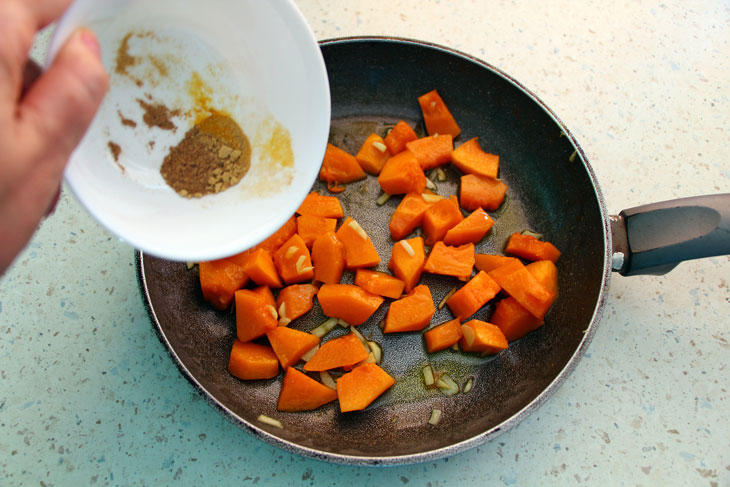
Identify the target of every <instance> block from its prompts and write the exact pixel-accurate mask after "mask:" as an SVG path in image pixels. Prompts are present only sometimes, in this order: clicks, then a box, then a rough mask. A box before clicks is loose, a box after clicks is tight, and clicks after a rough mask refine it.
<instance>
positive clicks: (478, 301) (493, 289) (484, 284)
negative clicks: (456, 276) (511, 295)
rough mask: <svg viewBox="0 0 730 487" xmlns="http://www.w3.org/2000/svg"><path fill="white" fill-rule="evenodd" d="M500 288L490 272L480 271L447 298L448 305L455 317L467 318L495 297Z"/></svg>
mask: <svg viewBox="0 0 730 487" xmlns="http://www.w3.org/2000/svg"><path fill="white" fill-rule="evenodd" d="M500 289H501V288H500V286H499V284H497V283H496V282H495V281H494V279H492V278H491V277H490V276H489V274H487V273H486V272H484V271H479V272H478V273H477V275H475V276H474V277H472V278H471V280H469V282H467V283H466V284H464V285H463V286H461V288H459V290H458V291H456V292H455V293H454V294H452V295H451V297H450V298H449V299H447V300H446V305H447V306H448V307H449V309H450V310H451V313H452V314H453V315H454V316H455V317H457V318H459V319H461V320H465V319H467V318H468V317H470V316H471V315H473V314H474V313H476V312H477V311H478V310H479V309H480V308H481V307H482V306H484V305H485V304H487V302H488V301H489V300H490V299H492V298H493V297H495V296H496V295H497V293H498V292H499V291H500Z"/></svg>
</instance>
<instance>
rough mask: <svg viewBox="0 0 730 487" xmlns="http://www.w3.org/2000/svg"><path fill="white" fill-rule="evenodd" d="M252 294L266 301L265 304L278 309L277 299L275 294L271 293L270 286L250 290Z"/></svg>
mask: <svg viewBox="0 0 730 487" xmlns="http://www.w3.org/2000/svg"><path fill="white" fill-rule="evenodd" d="M250 291H251V292H252V293H256V294H258V295H259V296H261V297H262V298H263V299H264V303H266V304H268V305H270V306H273V307H274V309H276V299H275V298H274V293H272V292H271V288H269V286H259V287H257V288H254V289H251V290H250Z"/></svg>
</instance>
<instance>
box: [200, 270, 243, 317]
mask: <svg viewBox="0 0 730 487" xmlns="http://www.w3.org/2000/svg"><path fill="white" fill-rule="evenodd" d="M198 274H199V277H200V288H201V289H202V291H203V299H205V300H206V301H207V302H209V303H210V305H211V306H213V307H214V308H215V309H218V310H224V309H226V308H228V306H229V305H230V304H231V301H233V294H234V293H235V292H236V291H238V290H239V289H241V288H242V287H244V286H245V285H246V283H247V282H248V276H247V275H246V273H245V272H244V270H243V266H242V265H240V264H237V263H236V262H233V261H231V260H230V259H218V260H212V261H208V262H200V263H199V264H198Z"/></svg>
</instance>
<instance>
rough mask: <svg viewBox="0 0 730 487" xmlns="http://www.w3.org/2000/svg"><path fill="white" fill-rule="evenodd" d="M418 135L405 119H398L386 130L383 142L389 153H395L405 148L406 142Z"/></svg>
mask: <svg viewBox="0 0 730 487" xmlns="http://www.w3.org/2000/svg"><path fill="white" fill-rule="evenodd" d="M417 138H418V135H416V132H415V131H414V130H413V129H412V128H411V126H410V125H408V124H407V123H406V122H405V121H403V120H399V121H398V123H397V124H395V126H394V127H393V128H392V129H391V130H390V132H388V135H386V136H385V139H383V142H384V143H385V146H386V147H387V148H388V151H389V152H390V154H391V155H393V156H394V155H396V154H398V153H399V152H401V151H404V150H405V149H406V144H407V143H408V142H410V141H412V140H416V139H417Z"/></svg>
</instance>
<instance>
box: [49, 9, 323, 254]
mask: <svg viewBox="0 0 730 487" xmlns="http://www.w3.org/2000/svg"><path fill="white" fill-rule="evenodd" d="M79 26H87V27H90V28H91V29H92V30H94V31H95V32H96V34H97V36H98V37H99V40H100V43H101V46H102V51H103V58H104V64H105V66H106V67H107V69H108V70H109V73H110V80H111V88H110V91H109V93H108V94H107V97H106V98H105V100H104V102H103V104H102V106H101V108H100V109H99V112H98V113H97V115H96V118H95V119H94V122H93V124H92V126H91V128H90V129H89V131H88V133H87V134H86V136H85V137H84V139H83V140H82V142H81V144H80V145H79V146H78V148H77V149H76V151H75V152H74V153H73V155H72V157H71V160H70V161H69V165H68V167H67V170H66V174H65V178H66V182H67V183H68V186H69V187H70V188H71V190H72V191H73V193H74V194H75V195H76V197H77V198H78V200H79V201H80V202H81V203H82V205H83V206H84V207H85V208H86V209H87V210H88V211H89V212H90V213H91V215H93V216H94V217H95V218H96V220H98V221H99V222H100V223H101V224H102V225H103V226H104V227H106V228H107V229H108V230H109V231H110V232H112V233H114V234H116V235H117V236H119V237H120V238H121V239H123V240H125V241H127V242H128V243H129V244H131V245H132V246H134V247H136V248H138V249H140V250H142V251H144V252H146V253H149V254H152V255H156V256H160V257H164V258H168V259H172V260H181V261H201V260H210V259H214V258H219V257H224V256H228V255H232V254H234V253H237V252H239V251H242V250H244V249H246V248H249V247H251V246H253V245H255V244H257V243H259V242H260V241H262V240H263V239H265V238H266V237H267V236H269V235H271V234H272V233H273V232H275V231H276V230H277V229H278V228H279V227H280V226H281V225H283V223H284V222H285V221H286V220H287V218H289V217H290V216H291V215H292V214H293V213H294V212H295V210H296V209H297V207H298V206H299V204H300V203H301V201H302V200H303V199H304V197H305V196H306V194H307V193H308V192H309V190H310V188H311V186H312V184H313V182H314V180H315V178H316V176H317V174H318V170H319V167H320V164H321V162H322V157H323V155H324V150H325V147H326V143H327V137H328V134H329V123H330V98H329V84H328V79H327V72H326V69H325V66H324V60H323V58H322V54H321V51H320V49H319V46H318V44H317V41H316V39H315V37H314V35H313V33H312V31H311V29H310V28H309V26H308V24H307V22H306V20H305V19H304V17H303V16H302V14H301V13H300V12H299V10H298V9H297V7H296V6H295V5H294V2H293V1H290V0H267V1H261V0H211V1H206V2H200V1H194V0H188V1H183V0H156V1H155V2H149V1H144V0H105V1H99V0H79V1H76V2H75V3H74V4H73V5H72V6H71V7H70V9H69V10H68V11H67V12H66V14H65V15H64V17H63V18H62V19H61V20H60V21H59V24H58V27H57V29H56V32H55V34H54V37H53V39H52V40H51V43H50V48H49V53H48V59H47V63H50V62H51V61H52V59H53V57H54V55H55V54H56V52H57V51H58V48H59V47H60V45H61V44H62V43H63V41H64V40H65V39H66V38H67V37H68V36H69V35H70V34H71V33H72V32H73V30H74V29H75V28H77V27H79ZM125 37H126V38H127V44H126V47H125V46H123V45H122V44H123V40H124V39H125ZM120 47H121V51H122V52H126V53H127V54H129V55H130V56H132V57H133V58H134V59H136V64H134V65H125V63H119V62H118V55H119V53H120ZM118 66H121V67H122V68H123V69H120V70H117V69H116V68H117V67H118ZM125 66H126V69H124V67H125ZM138 99H143V100H145V101H146V102H148V103H150V102H151V103H161V104H163V105H164V106H166V107H168V108H169V109H171V110H173V109H179V110H180V111H181V112H180V115H178V116H176V117H173V118H172V119H171V120H172V121H173V123H174V124H175V126H176V129H175V130H174V131H173V130H163V129H161V128H159V127H155V126H149V125H148V124H146V123H144V121H143V114H144V110H143V108H142V105H141V104H140V103H139V102H138ZM206 108H214V109H216V110H223V111H224V112H225V113H227V114H230V115H231V117H232V118H234V119H235V120H236V121H237V122H238V124H239V125H240V126H241V128H242V129H243V131H244V133H245V134H246V135H247V136H248V139H249V141H250V143H251V148H252V154H251V168H250V169H249V171H248V174H247V175H246V176H244V178H243V179H242V180H241V182H240V183H238V184H237V185H236V186H233V187H231V188H230V189H228V190H226V191H222V192H220V193H218V194H215V195H207V196H204V197H202V198H191V199H187V198H183V197H181V196H179V195H178V194H177V193H175V192H174V191H173V190H172V189H171V188H170V187H169V186H168V185H167V184H166V183H165V181H164V179H163V178H162V176H161V175H160V172H159V169H160V166H161V164H162V161H163V159H164V157H165V155H167V153H168V152H169V150H170V147H171V146H173V145H176V144H177V143H178V142H179V141H180V140H181V139H182V137H183V136H184V134H185V132H186V131H187V130H188V129H189V128H190V127H192V126H193V124H194V123H195V120H196V117H198V120H199V119H200V117H201V116H202V115H204V113H205V109H206ZM124 121H126V122H127V123H126V124H125V123H124ZM130 121H131V122H133V123H130ZM133 125H136V126H133ZM287 133H288V135H289V136H290V146H291V149H292V153H293V156H294V157H293V164H291V165H290V166H286V165H285V164H283V163H282V161H283V160H285V159H286V158H278V159H277V156H276V150H275V149H276V148H277V147H278V148H281V147H282V146H283V147H286V145H287V144H286V140H285V139H286V137H285V134H287ZM283 134H284V135H283ZM272 138H273V139H272ZM272 140H274V141H275V143H274V146H273V148H272V145H271V141H272ZM110 142H113V143H115V144H117V145H118V146H119V147H120V149H121V152H120V153H119V154H118V157H117V159H116V160H115V158H114V156H113V154H112V151H111V150H110V145H109V143H110Z"/></svg>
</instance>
